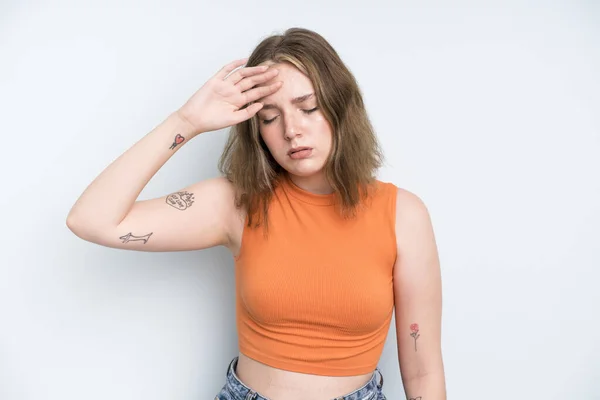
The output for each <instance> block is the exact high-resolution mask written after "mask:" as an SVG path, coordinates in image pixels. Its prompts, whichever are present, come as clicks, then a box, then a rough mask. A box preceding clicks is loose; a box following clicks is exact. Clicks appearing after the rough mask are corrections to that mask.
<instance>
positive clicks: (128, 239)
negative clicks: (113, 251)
mask: <svg viewBox="0 0 600 400" xmlns="http://www.w3.org/2000/svg"><path fill="white" fill-rule="evenodd" d="M153 233H154V232H150V233H149V234H147V235H144V236H133V235H132V234H131V232H129V233H128V234H127V235H124V236H121V237H120V238H119V239H121V240H122V241H123V243H128V242H135V241H141V240H143V241H144V244H146V243H147V242H148V239H150V236H152V234H153ZM132 238H133V239H132Z"/></svg>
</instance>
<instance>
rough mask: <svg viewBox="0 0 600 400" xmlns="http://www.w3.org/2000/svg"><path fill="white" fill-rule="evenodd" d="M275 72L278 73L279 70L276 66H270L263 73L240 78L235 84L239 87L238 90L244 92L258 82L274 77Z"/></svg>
mask: <svg viewBox="0 0 600 400" xmlns="http://www.w3.org/2000/svg"><path fill="white" fill-rule="evenodd" d="M277 74H279V70H278V69H276V68H271V69H269V70H268V71H266V72H265V73H263V74H260V75H256V76H253V77H246V78H245V79H242V80H241V81H240V82H239V83H238V84H237V86H238V87H239V88H240V91H242V92H245V91H246V90H248V89H250V88H252V87H254V86H256V85H258V84H259V83H264V82H267V81H269V80H271V79H273V78H275V76H277Z"/></svg>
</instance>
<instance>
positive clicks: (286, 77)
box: [257, 62, 332, 183]
mask: <svg viewBox="0 0 600 400" xmlns="http://www.w3.org/2000/svg"><path fill="white" fill-rule="evenodd" d="M263 64H267V65H271V68H276V69H278V70H279V74H278V75H276V76H275V77H274V78H273V79H271V80H270V81H268V82H265V83H263V84H260V85H258V86H265V85H270V84H272V83H275V82H278V81H282V82H283V85H282V86H281V87H280V88H279V90H277V91H276V92H274V93H272V94H270V95H269V96H266V97H263V98H262V99H259V100H258V101H260V102H261V103H263V108H262V109H261V110H260V111H259V112H258V113H257V118H258V122H259V129H260V134H261V136H262V138H263V140H264V141H265V144H266V145H267V147H268V148H269V151H270V152H271V154H272V155H273V158H275V160H276V161H277V162H278V163H279V165H281V166H282V167H283V168H284V169H285V170H286V171H288V172H289V173H290V175H292V176H293V177H296V178H300V179H301V180H302V179H303V180H306V179H308V178H311V177H312V178H313V179H322V178H323V176H322V175H323V173H322V169H323V166H324V165H325V163H326V161H327V157H328V156H329V152H330V151H331V140H332V132H331V126H330V124H329V122H328V121H327V119H326V118H325V116H324V115H323V113H322V112H321V109H320V108H319V107H318V104H317V97H316V94H315V91H314V88H313V85H312V83H311V81H310V79H309V78H308V77H307V76H306V75H304V74H303V73H302V72H300V71H299V70H298V69H297V68H296V67H294V66H293V65H291V64H287V63H281V64H273V63H272V62H271V63H268V62H265V63H263ZM315 183H316V182H315Z"/></svg>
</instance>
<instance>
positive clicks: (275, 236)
mask: <svg viewBox="0 0 600 400" xmlns="http://www.w3.org/2000/svg"><path fill="white" fill-rule="evenodd" d="M396 191H397V187H396V186H395V185H393V184H391V183H385V182H381V181H375V183H374V184H373V187H372V189H370V190H369V192H370V197H369V200H367V201H364V202H363V203H362V206H361V207H360V208H359V209H358V211H357V215H356V217H354V218H350V219H344V218H343V217H342V216H341V215H340V214H339V212H338V211H337V210H336V206H335V202H336V198H335V194H328V195H319V194H314V193H311V192H308V191H305V190H303V189H302V188H300V187H298V186H296V185H295V184H294V183H293V182H292V181H291V180H289V179H285V178H284V179H280V180H279V183H278V185H277V186H276V188H275V193H274V196H273V199H272V201H271V203H270V205H269V227H268V236H267V237H266V238H265V237H264V235H263V229H262V228H249V227H247V226H245V227H244V231H243V233H242V244H241V249H240V253H239V254H238V256H237V257H236V258H235V280H236V324H237V330H238V344H239V350H240V352H241V353H243V354H245V355H246V356H248V357H250V358H252V359H254V360H257V361H259V362H261V363H263V364H267V365H270V366H273V367H275V368H279V369H284V370H288V371H295V372H301V373H307V374H316V375H329V376H349V375H360V374H366V373H370V372H372V371H373V370H374V369H375V367H376V366H377V364H378V362H379V359H380V357H381V353H382V351H383V347H384V344H385V341H386V338H387V334H388V330H389V326H390V322H391V318H392V312H393V308H394V293H393V278H392V270H393V266H394V262H395V260H396V235H395V212H396Z"/></svg>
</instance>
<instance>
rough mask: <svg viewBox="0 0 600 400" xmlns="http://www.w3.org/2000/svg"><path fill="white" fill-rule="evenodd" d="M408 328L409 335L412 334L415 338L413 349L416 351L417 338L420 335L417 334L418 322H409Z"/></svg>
mask: <svg viewBox="0 0 600 400" xmlns="http://www.w3.org/2000/svg"><path fill="white" fill-rule="evenodd" d="M410 330H411V332H410V336H412V337H413V338H414V339H415V351H417V339H418V338H419V336H421V335H420V334H419V324H411V325H410Z"/></svg>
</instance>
